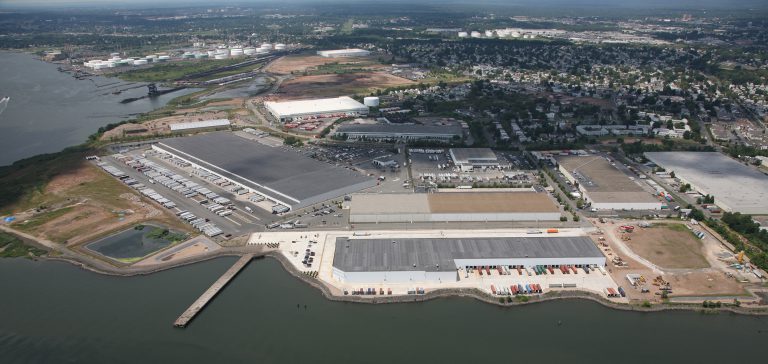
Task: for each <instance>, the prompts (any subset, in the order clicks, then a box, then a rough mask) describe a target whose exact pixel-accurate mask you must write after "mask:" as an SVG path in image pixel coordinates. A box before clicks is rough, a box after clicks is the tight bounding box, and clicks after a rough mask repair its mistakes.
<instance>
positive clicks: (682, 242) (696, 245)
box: [625, 225, 710, 269]
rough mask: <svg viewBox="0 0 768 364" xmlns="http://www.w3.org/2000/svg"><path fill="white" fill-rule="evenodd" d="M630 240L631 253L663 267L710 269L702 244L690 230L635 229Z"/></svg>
mask: <svg viewBox="0 0 768 364" xmlns="http://www.w3.org/2000/svg"><path fill="white" fill-rule="evenodd" d="M678 226H681V225H678ZM627 236H628V237H629V239H630V240H629V241H627V242H626V243H625V244H627V246H629V247H630V249H632V250H633V251H634V252H635V253H637V254H639V255H640V256H642V257H643V258H645V259H648V260H650V261H651V262H653V263H654V264H656V265H658V266H660V267H663V268H669V269H696V268H709V266H710V265H709V262H707V259H706V258H705V257H704V252H703V250H702V248H703V244H702V242H701V240H700V239H698V238H696V237H695V236H693V233H691V232H690V231H689V230H688V229H684V230H682V231H680V230H675V229H672V228H669V227H666V226H660V225H659V226H652V227H650V228H638V229H635V231H634V232H633V233H631V234H627Z"/></svg>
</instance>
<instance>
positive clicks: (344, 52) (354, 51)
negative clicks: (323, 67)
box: [317, 48, 371, 58]
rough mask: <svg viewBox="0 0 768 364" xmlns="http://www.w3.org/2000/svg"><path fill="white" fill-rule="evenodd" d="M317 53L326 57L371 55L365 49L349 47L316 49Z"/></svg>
mask: <svg viewBox="0 0 768 364" xmlns="http://www.w3.org/2000/svg"><path fill="white" fill-rule="evenodd" d="M317 54H318V55H319V56H322V57H327V58H341V57H367V56H370V55H371V52H369V51H366V50H365V49H359V48H349V49H334V50H328V51H318V52H317Z"/></svg>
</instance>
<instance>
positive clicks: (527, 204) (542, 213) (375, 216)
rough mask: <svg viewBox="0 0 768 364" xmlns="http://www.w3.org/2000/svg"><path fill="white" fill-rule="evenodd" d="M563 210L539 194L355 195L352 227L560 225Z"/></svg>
mask: <svg viewBox="0 0 768 364" xmlns="http://www.w3.org/2000/svg"><path fill="white" fill-rule="evenodd" d="M559 220H560V209H559V208H558V207H557V206H556V205H555V203H554V202H553V201H552V199H550V198H549V197H548V196H547V194H545V193H538V192H439V193H418V194H413V193H382V194H355V195H353V196H352V201H351V203H350V216H349V221H350V222H351V223H385V222H445V221H471V222H486V221H559Z"/></svg>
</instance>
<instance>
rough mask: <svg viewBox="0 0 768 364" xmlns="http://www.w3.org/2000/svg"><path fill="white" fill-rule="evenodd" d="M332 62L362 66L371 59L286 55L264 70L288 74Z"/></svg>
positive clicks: (367, 63)
mask: <svg viewBox="0 0 768 364" xmlns="http://www.w3.org/2000/svg"><path fill="white" fill-rule="evenodd" d="M333 63H338V64H341V63H344V64H360V65H361V67H362V66H363V65H370V64H371V60H370V59H367V58H325V57H320V56H315V55H311V56H307V55H301V56H286V57H281V58H280V59H278V60H276V61H274V62H272V63H270V64H269V65H268V66H267V67H266V68H265V69H264V70H265V71H267V72H272V73H276V74H279V75H288V74H291V73H301V72H305V71H307V70H309V69H312V68H316V67H319V66H322V65H327V64H333Z"/></svg>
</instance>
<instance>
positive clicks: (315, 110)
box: [264, 96, 368, 122]
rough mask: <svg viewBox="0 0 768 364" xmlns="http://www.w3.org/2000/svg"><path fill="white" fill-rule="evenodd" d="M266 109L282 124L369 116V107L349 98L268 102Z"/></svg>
mask: <svg viewBox="0 0 768 364" xmlns="http://www.w3.org/2000/svg"><path fill="white" fill-rule="evenodd" d="M264 107H266V109H267V111H269V113H270V114H272V116H274V117H275V118H276V119H277V120H279V121H281V122H284V121H292V120H296V119H303V118H319V117H344V116H361V115H368V106H365V105H363V104H361V103H359V102H357V101H355V100H354V99H353V98H351V97H349V96H341V97H333V98H328V99H313V100H298V101H281V102H277V101H267V102H265V103H264Z"/></svg>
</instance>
